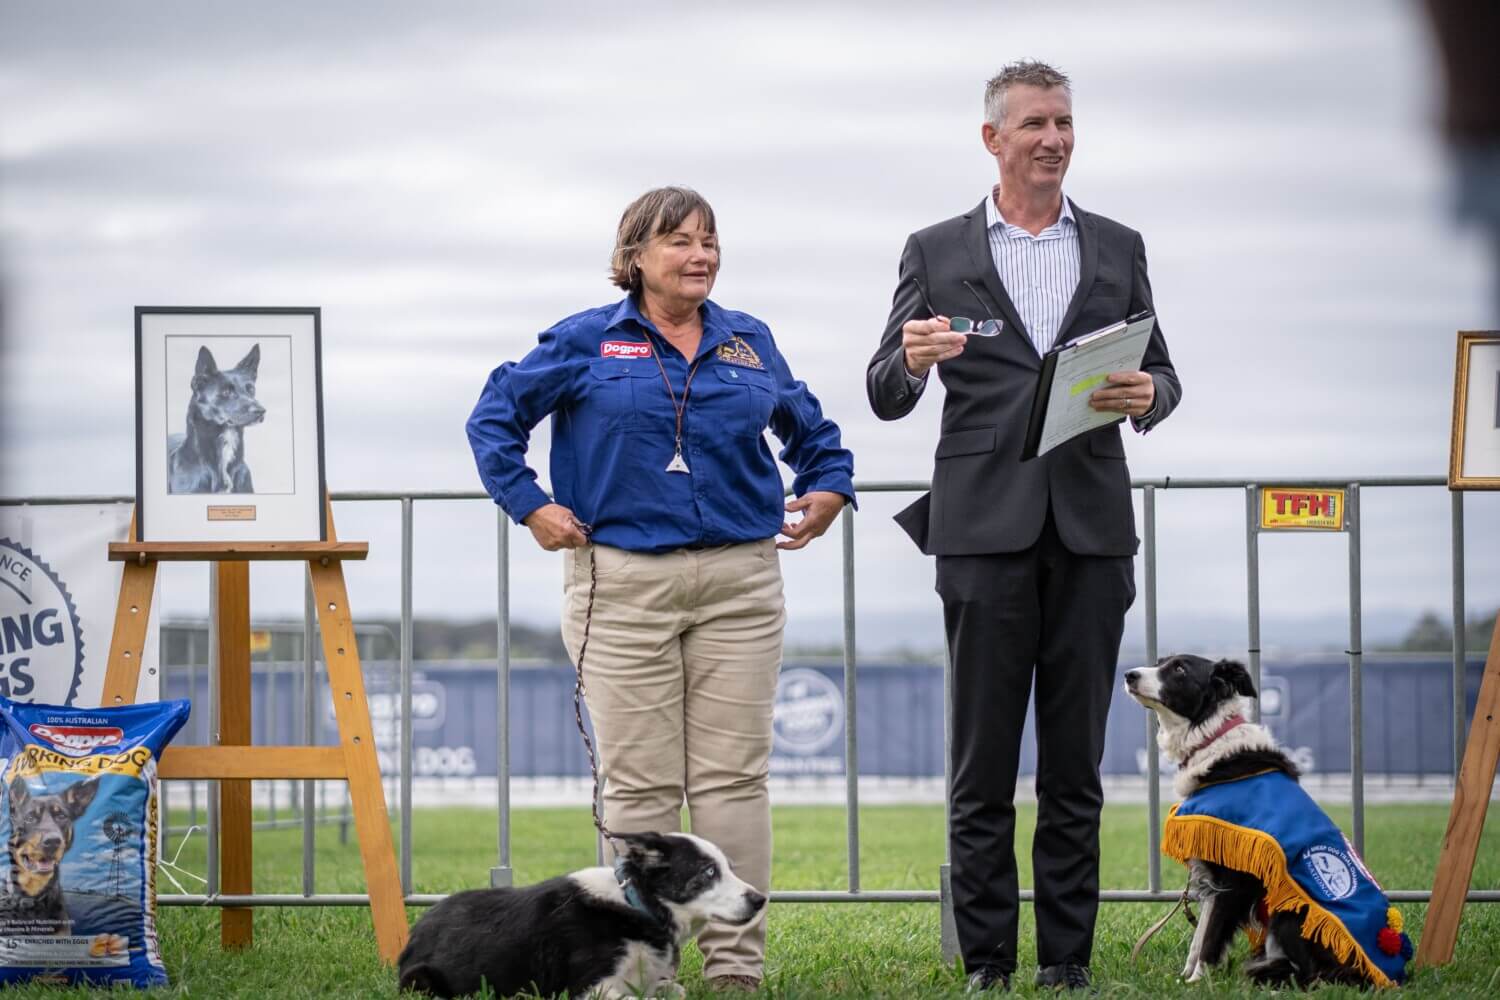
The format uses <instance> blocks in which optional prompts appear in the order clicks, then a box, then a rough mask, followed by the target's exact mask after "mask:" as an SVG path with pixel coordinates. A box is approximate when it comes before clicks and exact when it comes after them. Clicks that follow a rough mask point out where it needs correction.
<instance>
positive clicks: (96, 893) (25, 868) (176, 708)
mask: <svg viewBox="0 0 1500 1000" xmlns="http://www.w3.org/2000/svg"><path fill="white" fill-rule="evenodd" d="M188 711H189V703H188V702H186V701H169V702H160V703H155V704H145V705H125V706H120V707H117V708H110V709H102V708H101V709H79V708H66V707H62V706H57V705H26V704H21V703H18V702H13V701H9V700H7V699H4V698H0V784H3V786H4V787H3V788H0V840H3V841H4V843H5V847H6V851H5V873H4V891H3V895H0V985H5V984H9V983H15V982H25V981H27V980H31V979H43V980H49V981H54V980H55V981H59V982H61V981H66V982H73V983H86V984H93V985H112V984H116V983H118V984H122V985H123V984H130V985H133V986H138V987H148V986H163V985H166V982H167V975H166V970H165V969H164V968H163V966H162V962H161V953H160V949H159V947H158V946H157V939H156V843H157V837H158V833H159V829H158V823H159V816H158V808H159V806H158V801H159V800H158V790H159V785H158V782H157V776H156V765H157V760H158V758H159V757H160V756H161V751H162V749H163V748H164V747H165V746H166V744H167V742H168V741H169V740H170V739H171V738H172V736H173V735H174V734H175V733H176V732H177V730H178V729H179V728H181V726H182V724H183V723H184V722H185V721H187V717H188Z"/></svg>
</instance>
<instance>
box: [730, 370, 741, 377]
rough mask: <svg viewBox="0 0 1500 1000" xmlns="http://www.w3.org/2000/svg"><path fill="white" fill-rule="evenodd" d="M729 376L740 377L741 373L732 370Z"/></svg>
mask: <svg viewBox="0 0 1500 1000" xmlns="http://www.w3.org/2000/svg"><path fill="white" fill-rule="evenodd" d="M729 377H730V378H739V377H740V373H739V372H733V371H732V372H730V373H729Z"/></svg>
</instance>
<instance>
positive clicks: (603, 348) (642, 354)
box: [599, 340, 651, 358]
mask: <svg viewBox="0 0 1500 1000" xmlns="http://www.w3.org/2000/svg"><path fill="white" fill-rule="evenodd" d="M650 356H651V345H650V344H645V343H640V342H637V341H634V340H606V341H605V342H604V343H602V344H600V345H599V357H601V358H649V357H650Z"/></svg>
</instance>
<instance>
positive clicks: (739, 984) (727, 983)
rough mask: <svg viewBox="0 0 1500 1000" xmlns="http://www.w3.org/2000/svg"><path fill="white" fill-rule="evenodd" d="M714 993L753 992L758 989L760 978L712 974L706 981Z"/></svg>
mask: <svg viewBox="0 0 1500 1000" xmlns="http://www.w3.org/2000/svg"><path fill="white" fill-rule="evenodd" d="M708 985H709V988H710V989H712V990H713V991H714V992H715V993H755V992H757V991H758V990H759V989H760V980H759V979H756V978H755V977H754V976H744V975H730V976H714V977H713V978H712V979H710V980H709V981H708Z"/></svg>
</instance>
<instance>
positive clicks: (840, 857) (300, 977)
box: [12, 805, 1500, 998]
mask: <svg viewBox="0 0 1500 1000" xmlns="http://www.w3.org/2000/svg"><path fill="white" fill-rule="evenodd" d="M1331 812H1332V813H1333V814H1334V817H1335V818H1336V819H1338V820H1339V821H1340V822H1341V823H1343V824H1344V825H1345V827H1346V828H1347V826H1348V810H1347V808H1345V809H1342V810H1341V809H1339V808H1337V807H1335V808H1333V809H1332V810H1331ZM513 815H514V834H513V840H512V844H513V853H514V859H515V862H516V876H517V881H518V882H521V883H525V882H531V881H535V880H538V879H541V878H546V877H548V876H551V875H555V874H558V873H561V872H566V871H570V870H573V869H576V868H580V867H584V866H586V865H589V864H592V863H593V857H594V852H593V837H592V833H593V831H592V827H591V826H590V823H589V819H588V814H587V812H586V811H585V810H583V809H576V810H575V809H555V810H553V809H548V810H521V811H517V812H515V813H514V814H513ZM860 815H861V839H862V842H863V844H862V850H861V859H860V861H861V882H862V885H863V886H864V887H865V888H867V889H932V888H935V887H936V886H937V876H938V865H939V864H940V863H941V862H942V857H943V832H942V813H941V811H940V810H939V809H938V808H937V807H932V806H871V807H866V808H864V809H862V810H861V814H860ZM1034 819H1035V810H1034V809H1032V808H1022V809H1021V810H1020V819H1019V825H1020V827H1021V842H1022V843H1023V844H1029V842H1030V836H1031V826H1032V823H1033V822H1034ZM1446 821H1447V808H1446V806H1434V805H1410V806H1405V805H1397V806H1392V805H1382V806H1376V807H1371V808H1370V809H1369V813H1368V820H1367V833H1366V839H1367V842H1368V843H1367V848H1368V850H1367V854H1368V856H1367V858H1366V860H1367V862H1368V864H1369V866H1370V868H1371V870H1372V871H1373V872H1374V873H1375V874H1376V876H1377V877H1379V878H1380V879H1381V880H1382V882H1383V884H1384V885H1385V886H1386V887H1387V888H1391V889H1397V888H1399V889H1412V888H1427V887H1429V886H1430V885H1431V881H1432V871H1433V867H1434V866H1435V864H1436V860H1437V853H1438V848H1439V844H1440V842H1441V839H1442V834H1443V830H1444V827H1445V825H1446ZM185 825H186V824H185V822H184V820H183V819H176V820H174V827H173V829H174V834H173V840H174V843H173V845H171V849H175V846H176V844H175V842H176V840H177V839H178V838H180V836H181V833H180V831H181V830H182V829H183V828H184V826H185ZM1490 826H1491V830H1490V831H1489V834H1488V835H1487V836H1486V838H1485V840H1484V842H1483V843H1482V844H1481V846H1480V852H1479V861H1478V864H1477V866H1476V869H1475V873H1474V886H1475V888H1490V889H1493V888H1500V834H1496V833H1495V831H1494V829H1493V828H1494V826H1495V824H1494V823H1493V822H1492V823H1491V824H1490ZM775 828H776V852H775V858H776V871H775V882H776V886H777V888H782V889H819V888H823V889H827V888H841V887H842V886H843V885H844V884H845V879H846V869H845V865H844V813H843V810H842V809H839V808H825V807H785V808H780V809H777V810H776V816H775ZM301 842H302V841H301V831H300V830H284V831H283V830H277V831H267V832H262V833H258V834H256V837H255V859H254V860H255V871H256V887H257V889H259V890H261V891H266V892H300V891H301V870H300V865H301V853H302V852H301ZM413 843H414V845H415V854H414V865H413V867H414V880H415V883H416V886H415V888H416V891H418V892H448V891H452V890H455V889H460V888H467V887H473V886H479V885H484V884H486V883H487V880H488V871H489V868H490V866H491V865H492V864H493V863H494V859H495V814H494V812H493V811H487V810H482V809H456V808H455V809H435V810H425V811H419V812H418V813H417V814H416V816H415V817H414V837H413ZM1145 843H1146V810H1145V807H1143V806H1124V805H1122V806H1111V807H1109V808H1107V809H1106V812H1105V824H1104V871H1103V882H1104V886H1105V887H1106V888H1122V889H1125V888H1139V887H1142V886H1144V885H1145V884H1146V856H1145ZM203 847H204V844H203V840H202V838H201V835H194V837H193V838H192V839H191V840H190V842H189V844H188V845H187V848H186V850H184V851H183V853H182V858H181V863H182V865H183V866H184V867H185V868H187V869H188V870H190V871H197V872H200V873H201V872H202V871H203V870H204V866H205V858H204V850H203ZM1021 853H1022V856H1021V858H1020V859H1019V860H1020V864H1021V873H1022V875H1021V877H1022V885H1023V886H1025V885H1029V884H1030V859H1029V850H1023V851H1022V852H1021ZM169 856H170V849H169ZM1180 872H1181V868H1180V866H1178V865H1177V864H1176V863H1175V862H1172V861H1169V860H1165V859H1164V862H1163V869H1162V877H1163V882H1164V884H1166V885H1167V886H1171V887H1175V886H1176V885H1177V884H1178V880H1179V873H1180ZM189 888H190V889H192V890H194V891H196V889H197V887H196V886H192V885H190V886H189ZM317 888H318V891H319V892H358V891H361V890H362V889H363V881H362V874H361V871H360V868H359V855H358V850H357V848H356V846H355V845H354V844H353V842H352V838H351V842H350V843H349V844H347V845H341V844H340V843H339V838H338V831H337V828H336V827H333V826H327V827H323V828H320V829H319V831H318V842H317ZM161 889H162V891H164V892H165V891H172V890H171V886H170V884H168V883H167V882H166V881H165V880H163V881H162V884H161ZM1164 910H1165V904H1131V903H1117V904H1105V905H1104V906H1103V907H1102V908H1101V910H1100V917H1099V928H1098V933H1097V935H1096V944H1095V953H1094V973H1095V980H1096V982H1097V983H1098V984H1099V986H1100V992H1101V993H1102V994H1104V995H1108V996H1141V997H1147V996H1158V995H1162V994H1192V995H1215V996H1240V995H1245V996H1249V995H1252V994H1253V993H1254V992H1255V991H1252V990H1251V989H1250V988H1249V987H1248V986H1247V985H1246V984H1245V983H1244V981H1243V980H1242V979H1239V978H1237V976H1236V975H1235V973H1234V970H1233V967H1231V969H1230V970H1229V971H1228V972H1225V973H1221V974H1219V975H1218V976H1216V977H1215V978H1214V980H1213V981H1212V982H1211V983H1208V984H1196V985H1194V986H1192V987H1186V986H1183V985H1182V984H1181V983H1179V982H1178V981H1177V978H1176V973H1177V971H1178V970H1179V969H1180V968H1181V965H1182V960H1183V958H1184V956H1185V954H1186V948H1187V941H1188V938H1189V936H1190V929H1189V927H1188V925H1187V923H1186V922H1185V921H1181V920H1178V921H1175V922H1174V923H1172V924H1170V925H1169V926H1168V928H1167V929H1166V930H1164V931H1163V932H1162V933H1161V934H1159V935H1158V936H1157V937H1156V938H1155V939H1153V940H1152V942H1151V943H1150V944H1149V945H1148V946H1147V947H1146V949H1145V951H1144V953H1143V955H1142V958H1141V962H1140V964H1139V965H1137V966H1134V967H1132V965H1131V963H1130V949H1131V947H1132V945H1133V944H1134V943H1135V941H1136V938H1137V937H1138V936H1139V935H1140V934H1141V932H1142V931H1143V930H1145V928H1146V927H1147V926H1149V925H1150V924H1151V923H1152V922H1153V921H1154V920H1155V919H1156V918H1157V917H1158V916H1159V915H1160V914H1161V913H1162V912H1164ZM1402 910H1403V912H1404V913H1405V915H1406V920H1407V925H1408V928H1409V929H1410V930H1411V932H1412V934H1413V937H1414V938H1419V935H1420V934H1421V929H1422V922H1423V916H1424V907H1421V906H1418V905H1415V904H1405V905H1403V906H1402ZM420 912H421V911H420V910H418V909H416V908H413V909H412V910H411V911H410V917H411V919H413V920H415V919H416V918H417V916H419V915H420ZM160 924H161V938H162V945H163V951H164V954H165V959H166V963H167V971H168V974H169V975H170V976H171V979H172V982H173V986H172V987H171V988H169V989H166V990H163V991H160V992H161V994H162V995H167V996H180V997H247V998H248V997H262V996H278V997H287V996H299V997H300V996H319V997H334V996H338V997H380V996H387V997H394V996H396V995H397V994H396V990H395V977H394V975H393V974H392V973H391V972H390V971H389V970H387V969H384V968H382V967H381V965H380V963H379V961H378V959H377V958H376V954H375V943H374V938H373V935H372V933H371V929H370V921H369V916H368V914H367V913H366V912H365V911H364V910H362V909H354V908H327V909H311V908H297V909H280V910H271V909H267V910H260V911H257V914H256V920H255V946H254V948H253V949H251V950H250V951H248V952H245V953H241V954H233V955H231V954H225V953H223V952H221V951H220V950H219V930H218V914H217V911H216V910H212V909H198V908H194V909H188V908H184V907H165V908H163V909H162V910H161V920H160ZM770 927H771V930H770V943H769V949H768V962H767V982H766V987H765V989H764V990H763V994H764V995H768V996H776V997H797V998H804V997H805V998H814V997H831V996H844V997H915V996H921V997H941V996H960V995H962V986H963V981H962V978H961V977H960V976H959V974H958V973H957V972H956V971H955V970H953V969H951V968H947V967H944V966H943V964H942V957H941V954H940V951H939V946H938V907H937V906H936V905H935V904H884V903H868V904H859V905H851V904H801V903H796V904H777V905H773V907H772V911H771V925H770ZM1032 935H1033V929H1032V926H1031V908H1030V907H1029V906H1024V905H1023V907H1022V924H1021V951H1020V955H1021V974H1020V975H1019V976H1018V977H1017V982H1018V986H1019V990H1018V991H1019V992H1021V993H1030V992H1032V987H1031V984H1030V981H1029V974H1030V971H1031V970H1030V969H1029V968H1028V961H1034V958H1035V943H1034V940H1033V936H1032ZM1243 957H1244V945H1243V943H1241V944H1240V946H1239V951H1238V954H1237V957H1236V958H1235V959H1234V962H1233V964H1234V965H1238V964H1239V962H1241V961H1242V960H1243ZM700 968H701V962H700V959H699V957H698V954H697V952H696V950H695V949H692V948H689V949H687V957H686V959H685V961H684V964H683V970H682V977H681V978H682V982H683V984H684V985H685V986H686V987H687V988H688V990H689V993H690V994H691V995H694V996H708V995H711V994H709V993H708V992H707V991H706V990H705V988H704V985H703V979H702V976H701V974H700ZM70 992H72V991H67V990H58V989H48V988H42V987H25V988H20V989H17V990H14V991H12V995H14V996H17V997H42V996H48V997H50V996H60V995H67V994H68V993H70ZM79 992H82V991H79ZM1407 992H1408V993H1414V994H1420V995H1423V996H1442V997H1445V998H1447V997H1463V996H1476V997H1477V996H1496V995H1500V905H1495V904H1474V905H1471V906H1469V907H1468V909H1467V910H1466V913H1465V920H1464V924H1463V928H1462V932H1461V934H1460V939H1459V943H1458V953H1457V958H1456V960H1455V962H1454V963H1453V964H1452V965H1451V966H1448V967H1447V968H1445V969H1442V970H1437V971H1432V970H1428V971H1423V972H1418V973H1417V974H1416V975H1415V977H1414V979H1413V980H1412V982H1411V984H1410V986H1409V987H1408V990H1407ZM1340 993H1345V994H1347V995H1350V996H1353V995H1357V994H1356V993H1355V992H1354V991H1348V990H1346V991H1334V990H1329V991H1321V992H1320V994H1319V995H1320V996H1333V995H1338V994H1340Z"/></svg>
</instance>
